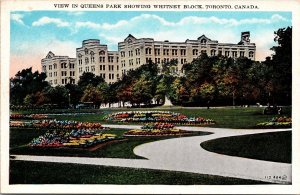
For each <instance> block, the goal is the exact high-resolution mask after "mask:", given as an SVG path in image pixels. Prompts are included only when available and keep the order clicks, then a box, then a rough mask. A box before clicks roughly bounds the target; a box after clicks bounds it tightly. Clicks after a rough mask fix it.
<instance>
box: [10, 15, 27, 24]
mask: <svg viewBox="0 0 300 195" xmlns="http://www.w3.org/2000/svg"><path fill="white" fill-rule="evenodd" d="M23 17H24V16H23V15H22V14H11V19H12V20H13V21H15V22H17V23H19V24H22V25H25V24H24V22H23V20H22V19H23Z"/></svg>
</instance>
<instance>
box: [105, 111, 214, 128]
mask: <svg viewBox="0 0 300 195" xmlns="http://www.w3.org/2000/svg"><path fill="white" fill-rule="evenodd" d="M105 120H107V121H114V122H164V123H172V124H177V125H203V124H204V125H205V124H214V123H215V121H214V120H212V119H205V118H203V117H191V118H188V117H187V116H185V115H183V114H180V113H175V112H169V111H130V112H117V113H113V114H110V115H108V116H107V117H106V118H105Z"/></svg>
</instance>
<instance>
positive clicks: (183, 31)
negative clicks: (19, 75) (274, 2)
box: [10, 11, 292, 77]
mask: <svg viewBox="0 0 300 195" xmlns="http://www.w3.org/2000/svg"><path fill="white" fill-rule="evenodd" d="M291 25H292V14H291V12H174V11H170V12H152V11H151V12H150V11H149V12H136V11H135V12H125V11H122V12H118V11H114V12H108V11H89V12H68V11H31V12H23V11H22V12H21V11H18V12H12V13H11V37H10V43H11V48H10V49H11V50H10V52H11V59H10V60H11V64H10V77H11V76H14V75H15V74H16V72H18V71H19V70H22V69H24V68H29V67H33V70H39V71H40V70H41V59H42V58H44V57H45V56H46V55H47V53H48V52H49V51H52V52H53V53H54V54H56V55H68V56H70V57H75V53H76V48H77V47H80V46H81V44H82V41H83V40H85V39H100V42H101V44H107V45H108V48H109V49H110V50H115V51H117V46H118V42H120V41H123V40H124V39H125V38H126V37H127V36H128V34H132V35H133V36H135V37H136V38H154V39H155V40H158V41H163V40H169V41H185V40H186V39H194V40H195V39H197V38H198V37H199V36H201V35H203V34H204V35H206V36H207V37H208V38H210V39H212V40H217V41H219V43H238V42H239V41H240V34H241V32H242V31H250V33H251V35H250V39H251V42H253V43H256V50H257V53H256V60H258V61H262V60H264V59H265V58H266V56H270V55H271V54H272V51H270V48H271V47H272V46H273V45H275V42H274V31H277V30H278V29H279V28H285V27H287V26H291Z"/></svg>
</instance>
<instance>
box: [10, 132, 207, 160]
mask: <svg viewBox="0 0 300 195" xmlns="http://www.w3.org/2000/svg"><path fill="white" fill-rule="evenodd" d="M126 131H128V130H124V129H111V130H105V131H104V132H107V133H113V134H116V135H117V136H119V137H122V135H123V133H124V132H126ZM44 133H45V130H36V129H17V128H12V129H11V131H10V148H11V149H10V153H11V154H27V155H46V156H48V155H49V156H53V155H55V156H84V157H98V158H100V157H107V158H142V157H139V156H136V155H135V154H134V153H133V149H134V148H135V147H136V146H138V145H141V144H144V143H148V142H153V141H157V140H162V139H169V138H172V137H176V136H167V137H165V136H162V137H128V138H124V140H122V141H120V142H114V143H111V144H109V145H106V146H104V147H102V148H99V149H97V150H94V151H89V150H87V149H80V148H31V147H28V146H26V144H28V143H29V142H30V141H31V140H32V139H33V138H35V137H38V136H39V135H42V134H44ZM207 134H210V133H207V132H192V135H207Z"/></svg>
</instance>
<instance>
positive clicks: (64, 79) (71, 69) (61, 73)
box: [41, 51, 77, 86]
mask: <svg viewBox="0 0 300 195" xmlns="http://www.w3.org/2000/svg"><path fill="white" fill-rule="evenodd" d="M41 63H42V71H43V72H45V73H46V75H47V78H46V81H48V82H49V83H50V85H52V86H57V85H66V84H68V83H70V84H75V83H76V78H77V67H76V58H69V57H68V56H56V55H55V54H54V53H52V52H51V51H49V53H48V54H47V56H46V57H45V58H43V59H42V61H41Z"/></svg>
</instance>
